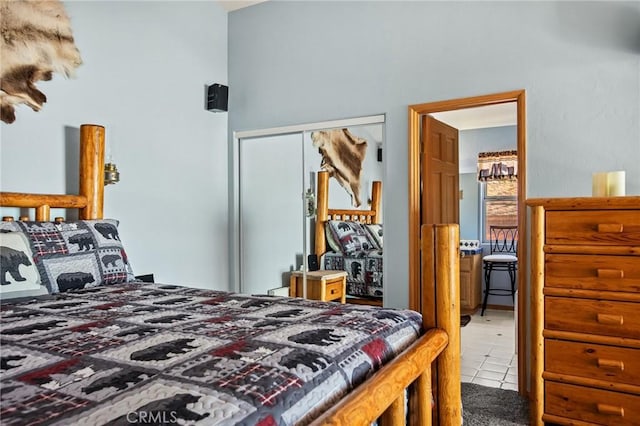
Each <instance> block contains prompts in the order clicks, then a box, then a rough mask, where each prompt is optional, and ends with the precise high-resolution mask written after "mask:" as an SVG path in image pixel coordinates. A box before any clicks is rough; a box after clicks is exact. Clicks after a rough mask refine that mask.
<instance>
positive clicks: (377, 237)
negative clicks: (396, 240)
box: [364, 223, 382, 250]
mask: <svg viewBox="0 0 640 426" xmlns="http://www.w3.org/2000/svg"><path fill="white" fill-rule="evenodd" d="M364 227H365V229H366V230H367V232H369V236H370V237H371V242H373V243H375V245H376V246H377V247H376V248H377V249H378V250H382V224H381V223H371V224H367V225H364Z"/></svg>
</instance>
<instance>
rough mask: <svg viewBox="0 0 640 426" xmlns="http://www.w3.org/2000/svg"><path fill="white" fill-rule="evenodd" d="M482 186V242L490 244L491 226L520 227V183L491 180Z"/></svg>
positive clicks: (511, 180)
mask: <svg viewBox="0 0 640 426" xmlns="http://www.w3.org/2000/svg"><path fill="white" fill-rule="evenodd" d="M480 186H481V190H480V193H481V196H480V203H481V206H480V211H481V214H480V228H481V233H482V241H483V242H485V243H488V242H489V240H490V237H489V226H491V225H512V226H517V225H518V181H517V180H515V179H505V180H489V181H486V182H481V183H480Z"/></svg>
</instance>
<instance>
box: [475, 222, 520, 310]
mask: <svg viewBox="0 0 640 426" xmlns="http://www.w3.org/2000/svg"><path fill="white" fill-rule="evenodd" d="M489 236H490V244H491V245H490V250H491V253H490V254H488V255H487V256H484V257H483V258H482V264H483V267H484V299H483V301H482V311H481V312H480V316H483V315H484V311H485V309H487V300H488V299H489V295H490V294H491V295H494V296H509V295H511V300H514V301H515V297H514V295H515V293H516V271H517V269H518V257H517V256H516V249H517V241H518V227H517V226H498V225H491V226H489ZM493 271H507V272H508V273H509V279H510V281H511V289H508V288H491V272H493Z"/></svg>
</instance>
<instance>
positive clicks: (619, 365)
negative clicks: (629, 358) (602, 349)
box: [598, 358, 624, 371]
mask: <svg viewBox="0 0 640 426" xmlns="http://www.w3.org/2000/svg"><path fill="white" fill-rule="evenodd" d="M598 367H600V368H608V369H610V370H620V371H624V362H622V361H618V360H616V359H605V358H598Z"/></svg>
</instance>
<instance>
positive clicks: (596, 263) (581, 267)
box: [545, 254, 640, 293]
mask: <svg viewBox="0 0 640 426" xmlns="http://www.w3.org/2000/svg"><path fill="white" fill-rule="evenodd" d="M545 276H546V283H545V286H546V287H559V288H575V289H586V290H605V291H624V292H632V293H640V257H638V256H608V255H584V254H548V255H546V256H545Z"/></svg>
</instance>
